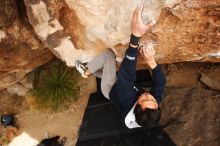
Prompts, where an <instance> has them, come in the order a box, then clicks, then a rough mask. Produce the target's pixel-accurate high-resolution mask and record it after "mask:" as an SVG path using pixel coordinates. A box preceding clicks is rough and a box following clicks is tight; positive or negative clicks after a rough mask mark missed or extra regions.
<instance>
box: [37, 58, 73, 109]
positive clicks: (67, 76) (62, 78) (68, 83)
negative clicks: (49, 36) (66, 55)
mask: <svg viewBox="0 0 220 146" xmlns="http://www.w3.org/2000/svg"><path fill="white" fill-rule="evenodd" d="M40 70H42V71H40V73H39V70H38V76H37V79H35V81H36V80H37V82H36V84H35V85H34V90H33V91H34V95H35V96H36V97H37V98H38V102H39V104H40V105H41V106H43V107H46V108H51V109H53V110H55V111H57V110H58V109H60V108H61V107H63V106H65V105H67V104H68V103H69V102H71V101H72V100H74V101H75V100H76V99H77V90H76V88H75V84H76V80H75V78H74V76H73V71H72V70H71V69H69V68H67V67H66V66H65V65H64V63H62V62H58V61H55V62H54V63H52V64H50V65H49V67H48V69H40Z"/></svg>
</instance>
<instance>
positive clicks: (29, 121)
mask: <svg viewBox="0 0 220 146" xmlns="http://www.w3.org/2000/svg"><path fill="white" fill-rule="evenodd" d="M79 82H80V84H81V87H80V98H79V99H78V101H77V102H75V103H73V104H72V105H71V106H70V107H69V109H67V110H65V111H62V112H59V113H53V112H42V111H36V110H31V109H27V110H24V111H23V112H21V113H20V114H18V115H17V116H16V117H17V120H18V121H17V125H18V126H19V133H18V135H19V136H20V137H19V138H17V139H16V138H15V139H14V142H13V141H12V142H11V144H9V146H32V145H30V144H33V143H35V144H36V140H37V141H40V140H42V139H43V138H45V135H47V133H48V135H49V137H52V136H56V135H59V136H60V137H61V138H62V137H67V142H66V145H65V146H73V145H75V143H76V139H77V136H78V129H79V127H80V124H81V120H82V117H83V113H84V110H85V107H86V105H87V101H88V97H89V94H90V93H92V92H94V91H96V86H95V78H94V77H90V78H88V79H81V78H80V81H79ZM84 91H86V92H84ZM28 136H29V138H28ZM31 138H32V139H31ZM21 139H24V140H25V141H27V139H29V141H30V143H29V144H28V143H26V144H25V143H24V140H23V141H22V140H21ZM31 141H32V142H31Z"/></svg>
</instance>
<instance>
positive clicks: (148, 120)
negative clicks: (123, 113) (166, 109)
mask: <svg viewBox="0 0 220 146" xmlns="http://www.w3.org/2000/svg"><path fill="white" fill-rule="evenodd" d="M134 114H135V118H136V122H137V123H138V124H139V125H140V126H143V127H156V126H158V125H159V120H160V117H161V110H160V108H158V109H150V108H145V109H144V110H143V109H142V108H141V106H140V105H139V104H137V105H136V106H135V109H134Z"/></svg>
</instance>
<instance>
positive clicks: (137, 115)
mask: <svg viewBox="0 0 220 146" xmlns="http://www.w3.org/2000/svg"><path fill="white" fill-rule="evenodd" d="M142 10H143V6H138V7H137V8H136V9H135V10H134V12H133V16H132V21H131V30H132V34H131V37H130V43H129V48H128V49H127V51H126V53H125V57H124V59H123V61H122V63H121V65H120V68H119V70H118V71H117V73H116V61H115V55H114V53H113V52H112V51H111V50H110V49H108V50H106V51H105V52H104V53H102V54H101V55H99V56H97V57H96V58H95V59H94V60H92V61H90V62H88V63H87V66H85V65H84V64H83V63H81V62H80V61H76V63H75V66H76V68H77V70H78V71H79V72H80V73H81V75H82V76H83V77H84V78H87V77H88V76H89V75H90V74H94V75H95V76H96V77H99V78H101V90H102V93H103V95H104V96H105V97H106V98H107V99H109V100H111V101H112V103H113V105H114V106H115V107H116V108H117V109H118V111H119V112H120V113H121V115H122V117H123V118H124V121H125V125H126V126H127V127H128V128H136V127H141V126H144V127H154V126H157V125H158V124H159V120H160V115H161V112H160V107H159V105H158V104H159V103H160V102H161V96H162V93H163V90H164V86H165V76H164V74H163V72H162V70H161V68H160V66H159V65H158V64H157V63H156V61H155V58H154V56H155V51H154V48H153V47H152V44H150V43H146V44H143V45H141V46H139V44H138V42H139V39H140V37H141V36H142V35H143V34H145V33H146V31H147V30H148V29H149V28H150V27H152V26H153V25H154V23H155V22H153V21H151V22H150V23H148V24H144V23H143V21H142V18H141V13H142ZM138 52H139V53H140V54H141V56H142V57H143V58H144V60H145V62H146V64H147V65H148V66H149V67H150V68H151V69H152V77H153V87H152V88H151V90H150V91H149V93H148V92H145V91H144V90H143V89H137V88H136V87H135V86H134V83H135V80H136V63H137V57H138ZM100 69H101V71H100Z"/></svg>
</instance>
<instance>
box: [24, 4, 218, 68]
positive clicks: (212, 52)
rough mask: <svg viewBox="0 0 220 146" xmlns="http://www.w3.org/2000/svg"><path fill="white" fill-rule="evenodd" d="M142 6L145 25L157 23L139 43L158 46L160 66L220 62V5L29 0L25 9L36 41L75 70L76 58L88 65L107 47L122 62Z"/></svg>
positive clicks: (157, 52)
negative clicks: (133, 21) (133, 17)
mask: <svg viewBox="0 0 220 146" xmlns="http://www.w3.org/2000/svg"><path fill="white" fill-rule="evenodd" d="M140 2H143V4H144V10H143V12H142V16H143V20H144V22H149V21H150V20H152V18H153V17H154V18H156V20H157V24H156V25H155V26H154V27H153V28H152V29H151V30H150V31H149V32H148V33H146V34H145V35H144V36H143V37H142V39H141V42H145V41H149V40H152V41H154V42H156V43H157V46H156V47H155V49H156V59H157V61H158V62H159V63H162V64H165V63H174V62H182V61H196V62H204V61H209V62H220V47H219V46H220V41H219V39H220V33H219V26H220V21H219V14H220V12H219V2H220V1H219V0H209V1H204V0H184V1H180V0H137V1H136V0H135V1H134V0H127V1H124V0H111V1H106V0H90V1H88V0H65V1H55V0H49V1H45V0H35V1H34V0H25V5H26V7H27V14H28V18H29V22H30V23H31V25H32V26H33V28H34V31H35V32H36V34H37V36H38V38H39V39H40V40H41V41H42V42H43V43H44V44H45V45H46V46H47V47H48V48H49V49H50V50H51V51H52V52H53V53H54V54H55V55H56V56H57V57H59V58H60V59H62V60H63V61H65V62H66V64H67V65H68V66H74V62H75V60H76V59H78V60H81V61H83V62H87V61H89V60H91V59H93V58H94V57H95V56H96V55H98V54H99V53H100V52H102V51H103V50H105V49H106V48H109V47H110V48H112V49H113V50H114V52H115V53H116V55H117V57H118V58H119V59H120V58H123V55H124V52H125V50H126V48H127V46H126V44H128V42H129V37H130V33H131V32H130V20H131V15H132V12H133V10H134V9H135V7H136V5H137V4H139V3H140ZM140 63H141V62H140Z"/></svg>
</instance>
